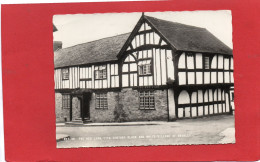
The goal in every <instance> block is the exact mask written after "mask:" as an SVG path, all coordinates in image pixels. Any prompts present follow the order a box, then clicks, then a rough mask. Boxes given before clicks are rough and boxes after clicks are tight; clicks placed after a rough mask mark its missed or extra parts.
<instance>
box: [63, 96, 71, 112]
mask: <svg viewBox="0 0 260 162" xmlns="http://www.w3.org/2000/svg"><path fill="white" fill-rule="evenodd" d="M62 108H63V109H69V108H70V95H69V94H63V95H62Z"/></svg>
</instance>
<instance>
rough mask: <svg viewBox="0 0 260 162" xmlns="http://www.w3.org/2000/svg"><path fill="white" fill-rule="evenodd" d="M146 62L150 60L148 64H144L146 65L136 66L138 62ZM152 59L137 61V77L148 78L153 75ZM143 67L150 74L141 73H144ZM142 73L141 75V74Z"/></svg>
mask: <svg viewBox="0 0 260 162" xmlns="http://www.w3.org/2000/svg"><path fill="white" fill-rule="evenodd" d="M146 60H150V64H149V63H146V64H142V65H138V63H139V62H140V61H146ZM152 61H153V60H152V59H150V58H147V59H141V60H139V61H138V63H137V66H138V69H137V70H138V75H139V76H150V75H153V63H152ZM144 67H145V68H146V71H147V69H150V71H149V72H150V73H147V72H146V73H145V74H144V73H143V72H144ZM141 72H142V73H141Z"/></svg>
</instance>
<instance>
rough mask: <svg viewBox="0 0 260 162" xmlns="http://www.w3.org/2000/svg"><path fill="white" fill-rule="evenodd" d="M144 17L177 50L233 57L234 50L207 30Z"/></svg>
mask: <svg viewBox="0 0 260 162" xmlns="http://www.w3.org/2000/svg"><path fill="white" fill-rule="evenodd" d="M143 17H144V19H145V20H147V21H148V23H150V25H152V26H153V27H154V28H155V29H156V30H157V31H158V32H159V33H161V35H162V36H163V37H164V38H165V39H166V40H167V41H168V42H169V43H170V44H171V45H172V46H173V47H174V48H176V50H179V51H194V52H206V53H221V54H228V55H232V49H231V48H229V47H228V46H227V45H225V44H224V43H223V42H221V41H220V40H219V39H218V38H216V37H215V36H214V35H213V34H211V33H210V32H209V31H208V30H207V29H205V28H199V27H195V26H190V25H184V24H180V23H175V22H171V21H166V20H161V19H157V18H154V17H149V16H143Z"/></svg>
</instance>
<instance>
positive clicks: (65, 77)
mask: <svg viewBox="0 0 260 162" xmlns="http://www.w3.org/2000/svg"><path fill="white" fill-rule="evenodd" d="M65 70H67V74H66V75H65V74H64V71H65ZM61 75H62V80H69V76H70V70H69V68H63V69H61Z"/></svg>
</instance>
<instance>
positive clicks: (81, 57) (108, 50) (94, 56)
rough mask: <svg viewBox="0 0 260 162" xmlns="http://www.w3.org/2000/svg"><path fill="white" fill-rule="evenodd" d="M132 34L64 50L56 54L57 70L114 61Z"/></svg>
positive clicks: (55, 63)
mask: <svg viewBox="0 0 260 162" xmlns="http://www.w3.org/2000/svg"><path fill="white" fill-rule="evenodd" d="M129 35H130V33H127V34H121V35H117V36H114V37H108V38H103V39H99V40H96V41H92V42H87V43H83V44H79V45H75V46H72V47H68V48H63V49H60V50H58V51H56V52H55V53H54V65H55V68H58V67H65V66H73V65H83V64H89V63H96V62H104V61H114V60H117V59H118V58H117V57H116V56H117V54H118V52H119V51H120V49H121V48H122V46H123V45H124V43H125V41H126V39H127V38H128V37H129Z"/></svg>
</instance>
